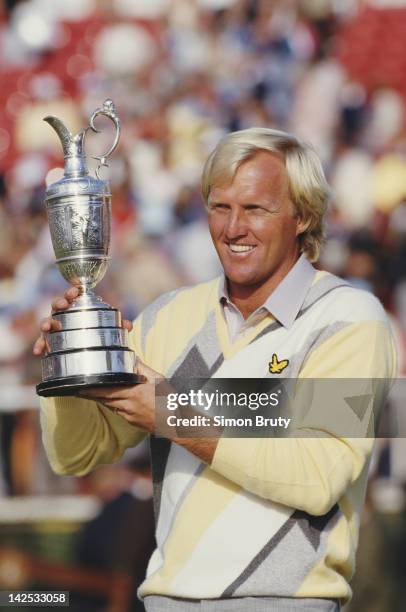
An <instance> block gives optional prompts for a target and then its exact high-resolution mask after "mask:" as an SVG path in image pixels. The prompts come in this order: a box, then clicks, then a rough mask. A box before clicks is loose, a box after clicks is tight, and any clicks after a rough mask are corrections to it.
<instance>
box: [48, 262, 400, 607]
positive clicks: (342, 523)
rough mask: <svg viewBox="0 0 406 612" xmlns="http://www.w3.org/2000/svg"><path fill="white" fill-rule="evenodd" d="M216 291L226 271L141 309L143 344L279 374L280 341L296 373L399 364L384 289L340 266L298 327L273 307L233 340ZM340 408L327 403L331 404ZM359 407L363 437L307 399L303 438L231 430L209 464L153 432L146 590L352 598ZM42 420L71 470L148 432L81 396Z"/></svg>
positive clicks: (163, 358) (149, 359)
mask: <svg viewBox="0 0 406 612" xmlns="http://www.w3.org/2000/svg"><path fill="white" fill-rule="evenodd" d="M218 295H219V280H218V279H216V280H214V281H210V282H209V283H204V284H201V285H197V286H195V287H191V288H186V289H182V290H179V291H175V292H172V293H170V294H167V295H165V296H162V297H161V298H160V299H159V300H157V302H155V303H154V304H152V305H151V306H150V307H148V308H147V309H146V310H145V311H144V313H142V314H141V315H140V317H139V318H138V319H137V320H136V322H135V325H134V330H133V332H132V334H131V342H132V348H133V349H134V350H135V351H136V353H137V354H138V355H139V356H140V358H141V359H142V360H143V361H144V362H145V363H146V364H147V365H149V366H150V367H152V368H153V369H155V370H156V371H158V372H161V373H162V374H163V375H165V376H167V377H174V376H175V377H184V378H187V377H203V378H204V377H217V378H235V377H244V378H263V377H265V376H272V375H270V374H269V361H270V360H271V356H272V354H274V353H276V354H277V355H278V359H282V358H283V359H288V360H289V365H288V367H286V368H285V370H284V371H283V373H282V375H283V376H286V377H292V378H293V377H295V378H314V379H321V378H329V377H334V378H363V379H365V380H366V381H367V382H366V387H368V385H369V381H372V380H373V379H375V378H381V379H388V380H389V379H391V378H392V377H393V376H394V375H395V351H394V345H393V341H392V336H391V333H390V329H389V325H388V321H387V318H386V316H385V313H384V311H383V309H382V307H381V305H380V304H379V302H378V300H376V298H374V297H373V296H372V295H370V294H368V293H366V292H364V291H361V290H358V289H354V288H352V287H349V286H346V285H345V284H344V283H343V282H342V281H340V279H337V278H336V277H333V276H332V275H330V274H326V273H323V272H318V273H317V274H316V275H315V277H314V280H313V283H312V286H311V287H310V289H309V291H308V293H307V295H306V296H305V298H304V301H303V304H302V305H301V308H300V310H299V312H298V314H297V317H296V319H295V320H294V322H293V324H292V325H291V326H289V327H284V326H282V325H281V324H279V323H278V321H275V319H273V318H272V316H271V315H269V316H268V317H266V318H265V319H263V320H261V321H260V322H259V323H258V325H256V326H255V327H254V328H253V329H252V330H251V331H250V332H249V333H248V334H247V335H245V336H244V337H243V338H241V339H239V340H238V341H237V342H235V343H234V344H233V343H231V342H230V340H229V337H228V333H227V327H226V323H225V321H224V317H223V313H222V310H221V307H220V305H219V300H218ZM371 389H372V387H371ZM368 390H370V389H369V387H368V388H367V391H368ZM347 408H348V406H347ZM341 409H343V406H342V405H341V404H340V403H337V405H335V404H334V402H333V401H332V402H331V405H330V404H329V405H328V406H326V411H328V412H330V413H331V414H333V413H334V414H335V412H336V411H340V410H341ZM350 412H351V411H350ZM356 412H357V411H355V412H354V414H352V413H351V414H352V416H354V415H355V416H354V427H355V430H356V431H357V432H358V437H355V436H354V437H350V435H348V436H346V435H342V434H340V435H339V434H338V433H337V431H335V430H334V419H332V421H331V422H330V421H329V420H328V419H327V420H326V423H327V425H326V424H324V423H323V425H322V426H320V427H318V426H317V419H316V421H314V419H313V420H312V414H311V411H310V416H308V425H307V429H306V428H304V429H303V431H302V432H301V435H300V436H298V437H292V438H287V439H278V438H262V439H261V438H249V439H247V438H245V439H242V438H235V439H233V438H224V439H221V440H220V441H219V444H218V446H217V450H216V453H215V456H214V459H213V462H212V465H211V466H207V465H205V464H203V463H202V462H201V461H200V460H199V459H198V458H197V457H195V456H194V455H192V454H191V453H189V452H188V451H186V450H185V449H184V448H181V447H179V446H177V445H175V444H171V443H170V442H169V441H168V440H166V439H162V438H155V437H152V438H151V450H152V460H153V473H154V485H155V509H156V520H157V531H156V537H157V549H156V550H155V552H154V554H153V556H152V558H151V561H150V564H149V567H148V572H147V578H146V580H145V582H144V583H143V585H142V587H141V589H140V594H141V595H142V596H145V595H150V594H160V595H167V596H171V597H186V598H198V599H203V598H222V597H245V596H262V597H264V596H283V597H327V598H340V599H342V600H347V599H348V598H349V597H350V595H351V589H350V586H349V580H350V578H351V576H352V573H353V571H354V557H355V550H356V546H357V538H358V526H359V517H360V512H361V509H362V504H363V499H364V494H365V487H366V481H367V471H368V461H369V457H370V454H371V450H372V446H373V440H372V438H367V437H365V436H366V435H367V432H369V431H370V427H371V422H370V418H371V411H370V410H366V411H365V410H364V411H363V412H362V414H359V413H358V414H356ZM41 419H42V427H43V440H44V444H45V448H46V450H47V453H48V457H49V460H50V462H51V465H52V467H53V469H54V470H55V471H56V472H57V473H60V474H77V475H81V474H85V473H87V472H89V471H90V470H92V469H93V468H95V467H96V466H98V465H100V464H103V463H109V462H113V461H116V460H118V459H119V458H120V457H121V455H122V453H123V452H124V450H125V449H126V448H128V447H130V446H133V445H135V444H137V443H138V442H139V441H140V440H141V439H142V438H143V437H144V434H143V432H142V431H140V430H138V429H137V428H136V427H134V426H131V425H130V424H128V423H127V422H126V421H124V420H123V419H122V418H121V417H120V416H117V415H115V414H113V413H112V412H111V411H109V410H108V409H106V408H104V407H103V406H100V405H97V404H96V403H94V402H90V401H85V400H79V399H76V398H52V399H47V400H43V401H42V417H41ZM309 419H310V420H309ZM329 423H330V424H329ZM321 430H323V431H321ZM355 430H354V431H355ZM359 432H361V433H362V432H364V434H363V437H360V435H359ZM134 545H136V543H135V544H134Z"/></svg>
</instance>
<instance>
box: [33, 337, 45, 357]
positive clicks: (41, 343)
mask: <svg viewBox="0 0 406 612" xmlns="http://www.w3.org/2000/svg"><path fill="white" fill-rule="evenodd" d="M44 351H45V340H44V338H43V337H42V336H40V337H39V338H37V340H36V341H35V343H34V346H33V348H32V352H33V354H34V355H42V353H43V352H44Z"/></svg>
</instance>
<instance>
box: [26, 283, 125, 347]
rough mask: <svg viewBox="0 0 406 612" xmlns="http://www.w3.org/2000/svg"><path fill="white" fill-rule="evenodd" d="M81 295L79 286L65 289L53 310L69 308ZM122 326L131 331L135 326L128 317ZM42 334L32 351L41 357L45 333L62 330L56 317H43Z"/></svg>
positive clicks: (55, 300)
mask: <svg viewBox="0 0 406 612" xmlns="http://www.w3.org/2000/svg"><path fill="white" fill-rule="evenodd" d="M79 295H80V289H78V288H77V287H70V288H69V289H67V290H66V291H65V293H64V294H63V297H56V298H55V299H54V301H53V302H52V312H56V311H57V310H67V309H68V308H69V306H70V305H71V304H72V302H74V301H75V300H76V298H77V297H78V296H79ZM122 326H123V327H124V328H125V329H128V331H131V330H132V328H133V324H132V323H131V321H127V319H123V321H122ZM40 329H41V335H40V336H39V337H38V338H37V340H36V341H35V344H34V346H33V349H32V352H33V354H34V355H36V356H38V357H40V356H41V355H44V354H45V353H46V351H47V343H46V339H45V336H44V334H46V333H47V332H53V331H61V330H62V325H61V323H60V322H59V321H57V320H56V319H53V318H52V317H45V319H42V321H41V323H40Z"/></svg>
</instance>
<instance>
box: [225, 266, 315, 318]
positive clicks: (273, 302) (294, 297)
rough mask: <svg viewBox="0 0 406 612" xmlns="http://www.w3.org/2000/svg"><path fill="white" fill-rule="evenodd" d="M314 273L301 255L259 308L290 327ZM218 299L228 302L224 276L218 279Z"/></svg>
mask: <svg viewBox="0 0 406 612" xmlns="http://www.w3.org/2000/svg"><path fill="white" fill-rule="evenodd" d="M315 273H316V270H315V269H314V268H313V266H312V264H311V263H310V262H309V260H308V259H307V257H306V256H305V255H304V254H302V255H301V256H300V257H299V259H298V260H297V262H296V263H295V265H294V266H293V268H291V269H290V270H289V272H288V273H287V275H286V276H285V278H284V279H283V280H282V281H281V282H280V283H279V285H278V286H277V287H276V289H275V290H274V291H273V292H272V293H271V295H270V296H269V298H268V299H267V300H266V301H265V302H264V303H263V304H262V306H261V308H266V309H267V310H268V311H269V312H270V313H271V314H272V316H273V317H275V319H277V320H278V321H279V322H280V323H282V325H283V326H284V327H287V328H289V327H291V326H292V325H293V323H294V321H295V319H296V317H297V315H298V314H299V310H300V308H301V306H302V304H303V302H304V299H305V297H306V294H307V292H308V290H309V289H310V286H311V284H312V282H313V278H314V275H315ZM219 299H220V301H222V300H223V299H226V300H227V301H229V297H228V291H227V282H226V277H225V276H224V275H223V277H222V279H220V285H219Z"/></svg>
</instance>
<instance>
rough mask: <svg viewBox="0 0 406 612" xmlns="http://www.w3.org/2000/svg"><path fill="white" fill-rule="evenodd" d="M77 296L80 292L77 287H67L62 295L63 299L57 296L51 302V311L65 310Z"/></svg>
mask: <svg viewBox="0 0 406 612" xmlns="http://www.w3.org/2000/svg"><path fill="white" fill-rule="evenodd" d="M79 294H80V290H79V288H78V287H69V289H67V290H66V291H65V293H64V294H63V297H61V296H58V297H56V298H55V299H54V300H53V302H52V310H66V309H67V308H69V306H70V304H71V303H72V302H73V301H74V300H76V298H77V297H78V295H79Z"/></svg>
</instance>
